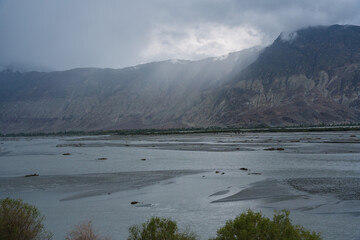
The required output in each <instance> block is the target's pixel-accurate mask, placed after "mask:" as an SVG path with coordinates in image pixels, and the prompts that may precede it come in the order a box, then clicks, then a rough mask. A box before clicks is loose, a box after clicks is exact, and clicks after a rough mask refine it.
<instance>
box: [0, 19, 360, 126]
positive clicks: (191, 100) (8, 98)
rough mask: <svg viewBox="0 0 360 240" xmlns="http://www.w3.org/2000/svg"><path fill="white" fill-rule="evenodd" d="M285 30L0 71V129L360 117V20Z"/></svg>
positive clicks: (305, 121) (279, 122)
mask: <svg viewBox="0 0 360 240" xmlns="http://www.w3.org/2000/svg"><path fill="white" fill-rule="evenodd" d="M284 34H285V33H282V34H280V35H279V37H278V38H277V39H276V40H275V41H274V42H273V44H271V45H270V46H269V47H267V48H265V49H261V48H251V49H247V50H243V51H240V52H235V53H230V54H228V55H225V56H221V57H217V58H206V59H203V60H200V61H186V60H168V61H162V62H153V63H148V64H143V65H138V66H135V67H129V68H124V69H99V68H79V69H73V70H68V71H57V72H48V73H46V72H26V73H21V72H15V71H11V70H5V71H2V72H1V73H0V131H1V132H2V133H18V132H54V131H70V130H85V131H89V130H102V129H135V128H136V129H137V128H175V127H208V126H220V127H227V126H235V127H241V126H257V125H269V126H280V125H281V126H282V125H298V124H320V123H326V124H333V123H335V124H336V123H350V122H356V123H357V122H360V99H359V95H360V79H359V76H360V27H358V26H350V25H333V26H330V27H311V28H306V29H302V30H298V31H296V32H293V33H287V34H286V35H284Z"/></svg>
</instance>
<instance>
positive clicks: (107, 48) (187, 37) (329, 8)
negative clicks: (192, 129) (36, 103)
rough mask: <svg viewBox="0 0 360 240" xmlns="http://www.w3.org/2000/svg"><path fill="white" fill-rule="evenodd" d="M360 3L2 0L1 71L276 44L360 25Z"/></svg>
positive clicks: (114, 64)
mask: <svg viewBox="0 0 360 240" xmlns="http://www.w3.org/2000/svg"><path fill="white" fill-rule="evenodd" d="M359 9H360V2H359V1H358V0H345V1H335V0H318V1H310V0H303V1H285V0H275V1H267V0H261V1H250V0H244V1H238V0H223V1H221V0H183V1H168V0H136V1H134V0H133V1H128V0H122V1H115V0H106V1H97V0H77V1H72V0H61V1H60V0H32V1H21V0H0V36H1V37H0V52H1V54H0V65H2V66H22V67H25V68H26V69H27V70H30V69H31V70H39V69H41V70H44V69H45V70H65V69H71V68H77V67H110V68H122V67H126V66H132V65H136V64H140V63H145V62H151V61H160V60H165V59H189V60H197V59H201V58H204V57H209V56H219V55H223V54H226V53H228V52H233V51H239V50H242V49H245V48H249V47H253V46H256V45H260V46H265V45H267V44H270V43H271V42H272V41H273V40H274V39H275V38H276V37H277V36H278V35H279V33H280V32H288V31H293V30H296V29H299V28H303V27H307V26H310V25H331V24H355V25H359V24H360V16H359V14H358V12H359Z"/></svg>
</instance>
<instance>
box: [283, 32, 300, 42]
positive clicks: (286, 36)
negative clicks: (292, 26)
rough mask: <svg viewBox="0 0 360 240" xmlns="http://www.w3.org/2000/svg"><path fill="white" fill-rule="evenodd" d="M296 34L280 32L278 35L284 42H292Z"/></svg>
mask: <svg viewBox="0 0 360 240" xmlns="http://www.w3.org/2000/svg"><path fill="white" fill-rule="evenodd" d="M296 37H297V32H282V33H281V34H280V39H281V40H282V41H284V42H292V41H294V40H295V39H296Z"/></svg>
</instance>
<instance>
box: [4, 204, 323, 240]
mask: <svg viewBox="0 0 360 240" xmlns="http://www.w3.org/2000/svg"><path fill="white" fill-rule="evenodd" d="M289 214H290V213H289V211H285V210H283V211H281V212H276V213H275V214H274V216H273V219H272V220H270V219H269V218H267V217H264V216H263V215H262V214H261V213H257V212H253V211H251V210H248V211H247V212H245V213H242V214H241V215H239V216H238V217H236V218H235V219H234V220H229V221H227V222H226V224H225V226H223V227H222V228H220V229H219V230H218V231H217V236H216V238H214V239H212V240H321V236H320V234H317V233H315V232H311V231H309V230H306V229H305V228H303V227H302V226H298V225H296V226H295V225H293V224H292V223H291V220H290V218H289ZM43 220H44V217H43V216H42V215H41V214H40V212H39V211H38V209H37V208H36V207H34V206H31V205H29V204H27V203H24V202H23V201H22V200H20V199H11V198H5V199H2V200H0V240H15V239H16V240H43V239H47V240H49V239H51V238H52V234H51V233H49V232H48V231H46V230H45V228H44V225H43ZM108 239H109V238H104V237H101V236H100V235H99V234H98V233H96V231H95V230H94V228H93V226H92V224H91V222H87V223H82V224H79V225H77V226H75V228H74V229H73V230H71V231H70V232H69V233H68V234H67V236H66V240H108ZM197 239H199V238H198V236H196V234H194V233H193V232H191V231H189V230H187V231H180V230H179V229H178V226H177V223H176V222H175V221H172V220H170V219H167V218H159V217H152V218H151V219H150V220H148V221H147V222H145V223H143V224H140V225H134V226H131V227H130V228H129V236H128V240H197ZM210 240H211V239H210Z"/></svg>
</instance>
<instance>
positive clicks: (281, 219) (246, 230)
mask: <svg viewBox="0 0 360 240" xmlns="http://www.w3.org/2000/svg"><path fill="white" fill-rule="evenodd" d="M289 214H290V212H289V211H286V210H283V211H281V212H276V213H275V215H274V217H273V219H272V220H270V219H269V218H266V217H264V216H263V215H262V214H261V213H254V212H253V211H251V210H248V211H247V212H246V213H243V214H241V215H240V216H238V217H236V218H235V219H234V220H229V221H227V222H226V224H225V226H224V227H222V228H220V229H219V230H218V231H217V237H216V238H214V239H213V240H257V239H258V240H320V239H321V237H320V235H319V234H317V233H315V232H311V231H308V230H306V229H304V228H303V227H301V226H298V225H296V226H294V225H293V224H292V223H291V220H290V218H289Z"/></svg>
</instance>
